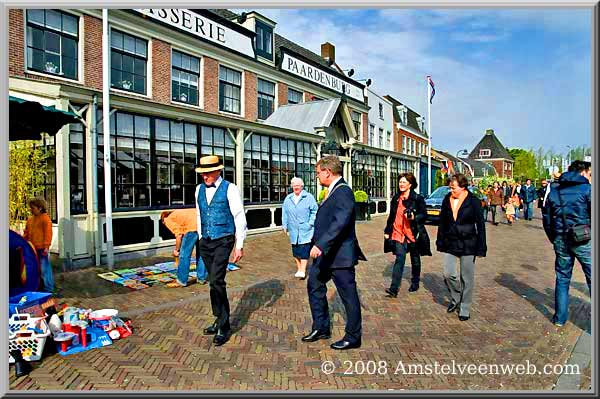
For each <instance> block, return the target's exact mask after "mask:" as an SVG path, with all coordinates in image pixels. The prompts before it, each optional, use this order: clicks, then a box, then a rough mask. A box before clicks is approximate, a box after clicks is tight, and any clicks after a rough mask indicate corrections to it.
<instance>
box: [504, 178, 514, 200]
mask: <svg viewBox="0 0 600 399" xmlns="http://www.w3.org/2000/svg"><path fill="white" fill-rule="evenodd" d="M511 193H512V187H509V186H508V183H507V182H506V180H504V181H503V182H502V197H503V198H504V204H503V205H505V204H506V203H508V198H509V197H510V194H511Z"/></svg>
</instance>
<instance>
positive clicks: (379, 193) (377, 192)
mask: <svg viewBox="0 0 600 399" xmlns="http://www.w3.org/2000/svg"><path fill="white" fill-rule="evenodd" d="M355 165H356V166H355V167H354V168H353V169H352V188H353V189H354V190H363V191H365V192H366V193H367V194H369V197H370V198H385V174H386V164H385V157H384V156H383V155H372V154H370V155H368V156H367V157H366V158H365V159H364V160H359V159H358V157H356V158H355Z"/></svg>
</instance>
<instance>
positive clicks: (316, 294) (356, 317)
mask: <svg viewBox="0 0 600 399" xmlns="http://www.w3.org/2000/svg"><path fill="white" fill-rule="evenodd" d="M319 260H320V259H319V258H317V260H315V262H314V263H313V264H312V265H311V267H310V269H309V272H308V284H307V290H308V302H309V304H310V311H311V313H312V318H313V325H312V329H313V330H319V331H322V332H329V331H331V323H330V319H329V306H328V304H327V282H328V281H329V280H332V279H333V283H334V284H335V286H336V288H337V292H338V294H339V295H340V298H341V299H342V303H343V304H344V308H345V310H346V329H345V332H346V334H345V336H344V340H346V341H348V342H351V343H356V342H357V341H359V340H360V339H361V335H362V327H361V325H362V318H361V309H360V300H359V299H358V291H357V289H356V272H355V270H354V267H349V268H343V269H332V268H330V267H329V266H324V265H323V266H320V265H319V263H320V262H319Z"/></svg>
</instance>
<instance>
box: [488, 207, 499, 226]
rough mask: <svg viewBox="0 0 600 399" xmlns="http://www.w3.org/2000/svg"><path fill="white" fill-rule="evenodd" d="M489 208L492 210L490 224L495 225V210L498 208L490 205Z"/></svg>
mask: <svg viewBox="0 0 600 399" xmlns="http://www.w3.org/2000/svg"><path fill="white" fill-rule="evenodd" d="M489 208H490V209H491V210H492V223H496V210H497V209H498V206H497V205H490V206H489Z"/></svg>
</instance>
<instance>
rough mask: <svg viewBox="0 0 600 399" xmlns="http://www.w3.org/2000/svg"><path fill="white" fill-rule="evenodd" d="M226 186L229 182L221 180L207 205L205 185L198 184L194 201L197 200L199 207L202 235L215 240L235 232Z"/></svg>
mask: <svg viewBox="0 0 600 399" xmlns="http://www.w3.org/2000/svg"><path fill="white" fill-rule="evenodd" d="M228 187H229V182H228V181H226V180H222V181H221V184H220V185H219V187H218V188H217V191H216V192H215V195H214V197H213V199H212V201H211V202H210V205H209V204H208V202H207V201H206V186H205V185H204V184H201V185H200V190H198V198H196V201H198V207H199V208H200V224H201V226H202V237H205V238H210V239H211V240H216V239H218V238H221V237H225V236H230V235H233V234H235V222H234V220H233V214H232V213H231V210H230V209H229V200H228V199H227V188H228Z"/></svg>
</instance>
